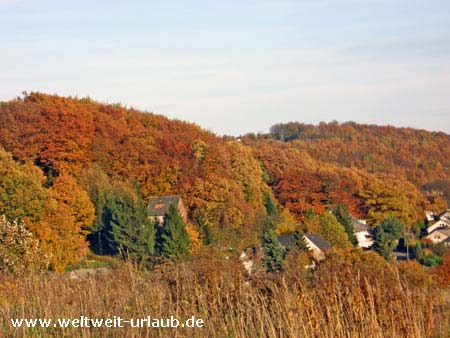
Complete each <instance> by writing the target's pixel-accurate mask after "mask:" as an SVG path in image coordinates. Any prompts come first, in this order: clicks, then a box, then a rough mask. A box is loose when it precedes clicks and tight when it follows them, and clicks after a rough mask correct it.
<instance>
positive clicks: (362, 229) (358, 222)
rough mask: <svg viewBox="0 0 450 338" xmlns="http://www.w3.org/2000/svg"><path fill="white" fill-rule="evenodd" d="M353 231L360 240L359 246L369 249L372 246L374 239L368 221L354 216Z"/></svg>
mask: <svg viewBox="0 0 450 338" xmlns="http://www.w3.org/2000/svg"><path fill="white" fill-rule="evenodd" d="M352 225H353V232H354V234H355V236H356V240H357V241H358V247H359V248H364V249H368V248H370V247H371V246H372V244H373V240H372V236H371V235H370V233H369V226H368V225H367V222H366V221H365V220H362V219H356V218H354V217H352Z"/></svg>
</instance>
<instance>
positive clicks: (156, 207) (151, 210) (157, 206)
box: [148, 195, 181, 216]
mask: <svg viewBox="0 0 450 338" xmlns="http://www.w3.org/2000/svg"><path fill="white" fill-rule="evenodd" d="M180 201H181V197H180V196H178V195H175V196H155V197H152V198H150V201H149V202H148V214H149V215H150V216H164V215H165V214H166V213H167V210H169V207H170V206H171V205H175V206H177V205H178V203H180Z"/></svg>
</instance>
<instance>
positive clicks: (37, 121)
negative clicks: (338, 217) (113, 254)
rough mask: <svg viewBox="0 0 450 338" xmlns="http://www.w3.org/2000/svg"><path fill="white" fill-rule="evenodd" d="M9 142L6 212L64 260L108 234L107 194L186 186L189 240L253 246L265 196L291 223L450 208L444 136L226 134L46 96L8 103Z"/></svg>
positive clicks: (310, 131) (342, 128)
mask: <svg viewBox="0 0 450 338" xmlns="http://www.w3.org/2000/svg"><path fill="white" fill-rule="evenodd" d="M0 146H1V147H3V148H4V150H1V157H0V160H1V170H2V173H3V174H2V177H1V180H2V181H3V183H2V187H1V188H2V190H1V191H0V192H1V195H0V214H5V215H6V216H7V217H8V218H9V219H10V220H11V221H12V220H15V219H21V220H24V221H25V223H26V224H27V227H28V228H29V229H30V230H31V231H32V233H33V234H34V236H36V237H37V238H38V239H39V240H40V241H41V242H42V243H43V245H42V249H43V250H44V251H45V252H47V253H49V254H50V253H51V255H52V257H53V258H52V259H53V261H54V264H55V265H58V264H60V265H61V266H64V265H67V264H71V263H73V262H75V261H77V259H78V260H79V259H81V258H82V256H83V255H84V254H85V251H86V250H87V245H88V244H87V242H86V238H89V236H91V239H92V236H93V234H94V235H95V234H98V236H97V237H98V238H101V236H102V234H101V231H103V230H102V229H101V226H102V222H103V221H104V217H105V214H104V211H103V209H104V205H105V203H106V204H107V203H108V201H110V202H111V201H112V202H111V203H113V204H114V205H115V208H118V206H117V205H120V203H122V205H124V203H125V202H123V201H127V202H126V204H127V208H131V209H133V208H134V209H133V210H139V208H140V207H139V203H141V202H140V201H141V200H142V201H143V203H145V202H147V201H148V199H149V198H150V197H151V196H154V195H172V194H179V195H181V196H182V197H183V200H184V202H185V204H186V207H187V211H188V218H189V229H188V230H189V235H190V238H191V242H193V243H196V245H197V246H201V245H202V244H201V243H200V242H201V240H202V239H203V243H207V242H208V240H206V241H205V237H211V236H212V237H214V238H215V240H217V241H218V242H219V243H221V244H222V245H224V246H232V247H245V246H248V245H250V244H256V243H259V242H260V238H261V231H262V228H263V223H264V220H265V218H266V216H267V210H268V209H267V203H274V204H275V205H276V206H275V207H276V208H277V209H278V210H277V214H279V216H277V222H278V223H280V229H287V231H290V230H291V231H292V230H294V229H295V226H296V223H297V222H298V221H301V220H302V219H303V218H304V217H305V215H306V213H307V212H308V210H309V209H311V208H313V209H314V210H315V211H316V212H318V213H319V214H320V213H323V212H324V211H325V210H327V209H329V208H331V207H334V206H336V205H338V204H345V205H347V206H348V208H349V209H350V211H351V212H352V214H353V215H355V216H359V217H363V218H367V219H368V221H369V224H370V225H376V224H378V223H379V222H380V221H381V220H382V219H384V218H386V217H387V216H396V217H397V218H398V219H400V220H401V221H402V222H403V223H405V224H406V225H407V226H408V227H412V226H413V225H414V224H416V223H417V222H418V221H420V220H422V219H423V211H424V210H425V209H432V210H433V209H434V210H436V211H440V210H443V209H445V207H446V201H445V198H446V197H447V198H448V196H446V195H445V194H446V193H447V194H448V191H449V189H448V187H449V186H450V184H449V180H450V152H449V151H448V150H449V149H450V136H448V135H445V134H443V133H432V132H426V131H418V130H412V129H398V128H393V127H377V126H365V125H357V124H355V123H346V124H341V125H340V124H338V123H330V124H326V123H321V124H320V125H319V126H311V125H304V124H300V123H291V124H287V125H276V126H274V127H273V128H272V130H271V133H270V134H267V135H253V134H248V135H246V136H244V137H242V139H235V138H233V137H222V138H221V137H218V136H216V135H214V134H212V133H210V132H207V131H205V130H203V129H201V128H200V127H198V126H196V125H194V124H190V123H186V122H182V121H173V120H169V119H167V118H165V117H163V116H160V115H155V114H153V113H144V112H139V111H137V110H135V109H126V108H124V107H122V106H120V105H111V104H100V103H97V102H94V101H92V100H91V99H77V98H64V97H59V96H55V95H46V94H40V93H31V94H26V95H24V97H23V98H17V99H15V100H12V101H10V102H3V103H1V104H0ZM446 189H447V190H446ZM111 195H114V196H120V198H121V201H122V202H120V203H119V202H118V200H117V198H116V200H114V198H110V196H111ZM272 196H275V199H274V200H273V201H272V199H273V197H272ZM113 200H114V201H113ZM144 216H145V214H142V215H141V216H139V217H144ZM86 236H87V237H86ZM66 242H67V243H66ZM91 244H92V241H91ZM66 249H67V250H69V251H71V252H72V253H71V254H67V255H66V253H65V252H64V250H66ZM111 250H112V249H111ZM191 250H194V251H195V248H192V247H191ZM74 252H76V254H75V253H74ZM58 255H60V256H61V257H59V258H58Z"/></svg>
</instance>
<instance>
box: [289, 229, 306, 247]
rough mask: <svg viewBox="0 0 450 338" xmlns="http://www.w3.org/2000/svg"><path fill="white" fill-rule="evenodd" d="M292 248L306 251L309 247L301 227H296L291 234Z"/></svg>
mask: <svg viewBox="0 0 450 338" xmlns="http://www.w3.org/2000/svg"><path fill="white" fill-rule="evenodd" d="M292 248H294V249H296V250H299V251H305V252H308V251H309V248H308V245H307V243H306V240H305V235H304V234H303V231H302V230H301V229H297V230H296V231H295V232H294V234H293V235H292Z"/></svg>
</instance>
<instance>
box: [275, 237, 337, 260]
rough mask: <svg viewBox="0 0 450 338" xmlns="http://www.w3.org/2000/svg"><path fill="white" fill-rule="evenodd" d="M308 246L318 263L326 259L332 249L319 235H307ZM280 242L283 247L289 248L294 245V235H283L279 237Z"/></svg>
mask: <svg viewBox="0 0 450 338" xmlns="http://www.w3.org/2000/svg"><path fill="white" fill-rule="evenodd" d="M304 237H305V241H306V245H307V246H308V248H309V250H310V251H312V254H313V257H314V258H315V259H316V260H317V261H321V260H324V259H325V253H326V251H327V250H329V249H331V245H330V243H328V242H327V241H326V240H325V239H323V238H322V236H320V235H319V234H305V235H304ZM278 241H279V242H280V243H281V245H282V246H284V247H287V246H290V245H291V244H292V243H293V235H281V236H278Z"/></svg>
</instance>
